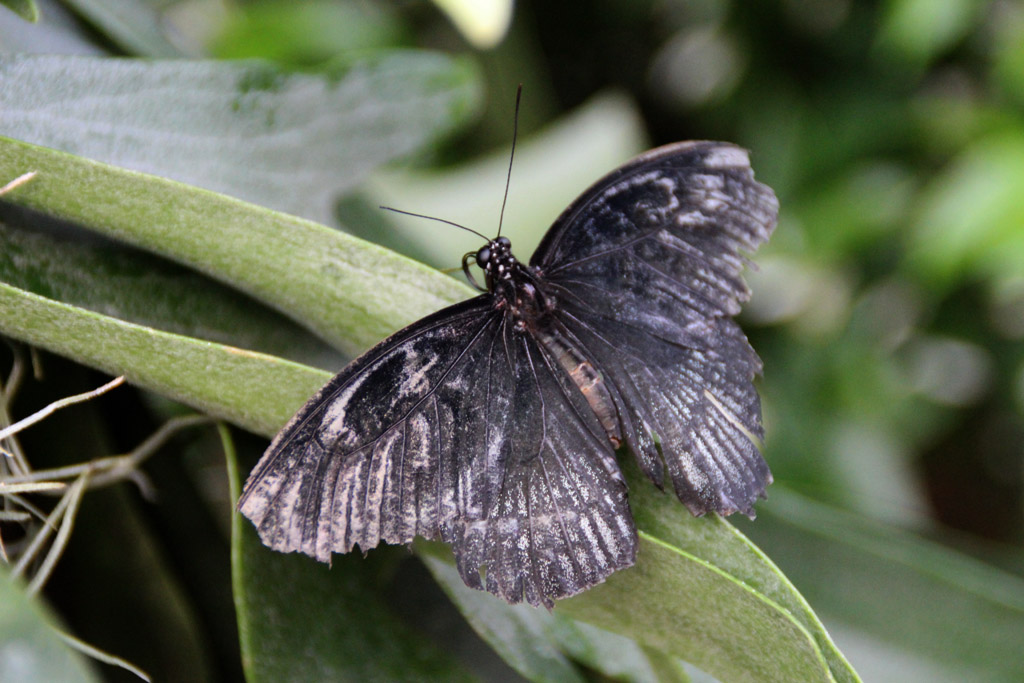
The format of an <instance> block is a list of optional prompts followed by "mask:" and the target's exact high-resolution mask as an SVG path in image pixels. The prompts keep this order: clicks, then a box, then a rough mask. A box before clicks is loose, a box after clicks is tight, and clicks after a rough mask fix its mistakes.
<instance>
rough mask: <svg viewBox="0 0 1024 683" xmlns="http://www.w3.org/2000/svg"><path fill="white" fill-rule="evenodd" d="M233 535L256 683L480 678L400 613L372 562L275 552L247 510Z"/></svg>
mask: <svg viewBox="0 0 1024 683" xmlns="http://www.w3.org/2000/svg"><path fill="white" fill-rule="evenodd" d="M222 439H223V441H224V444H225V451H226V453H227V456H228V457H227V461H228V462H227V466H228V472H229V476H230V481H231V497H232V499H233V500H235V499H237V498H238V495H239V492H240V488H241V485H240V479H239V475H238V466H237V464H236V463H235V456H234V448H233V446H232V443H231V441H230V438H229V437H228V435H227V430H226V429H224V430H222ZM231 538H232V540H231V565H232V581H233V583H234V594H235V611H236V613H237V616H238V625H239V629H238V630H239V640H240V641H241V649H242V665H243V667H244V670H245V673H246V679H247V680H249V681H250V682H256V681H285V680H290V681H342V680H346V681H381V682H385V681H396V680H445V681H464V680H471V677H470V676H469V675H468V674H467V673H466V672H464V671H463V670H462V669H461V668H460V667H459V666H458V664H457V663H456V662H455V661H454V660H453V659H451V658H450V656H449V655H447V653H445V652H443V651H441V650H439V649H437V648H435V647H432V646H431V645H429V644H428V643H427V642H426V640H425V639H424V638H423V637H422V636H421V635H420V634H418V633H415V632H413V631H412V630H410V629H409V628H408V627H407V626H406V625H405V624H404V623H403V622H401V621H400V620H399V619H398V618H397V617H396V616H395V615H394V614H393V613H392V612H391V611H390V609H389V608H388V607H387V605H386V604H385V603H384V602H383V601H382V600H381V599H380V597H379V595H378V592H377V590H376V589H375V583H376V582H375V577H374V576H373V567H371V566H368V565H369V564H370V563H368V562H364V561H363V558H360V557H358V556H356V555H353V556H346V557H338V558H336V559H335V561H334V562H333V563H332V566H331V567H327V566H325V565H322V564H319V563H317V562H311V561H309V559H308V558H306V557H302V556H298V555H283V554H281V553H272V552H267V549H266V548H265V547H264V546H263V544H262V543H260V540H259V538H258V537H257V535H256V530H255V529H253V527H252V525H251V524H249V523H248V520H245V519H243V518H242V516H241V515H240V514H238V513H235V514H234V515H233V517H232V534H231Z"/></svg>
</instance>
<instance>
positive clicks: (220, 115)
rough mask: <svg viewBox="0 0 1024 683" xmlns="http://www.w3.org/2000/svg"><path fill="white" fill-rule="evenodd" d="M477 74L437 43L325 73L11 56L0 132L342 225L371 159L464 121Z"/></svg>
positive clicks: (3, 82)
mask: <svg viewBox="0 0 1024 683" xmlns="http://www.w3.org/2000/svg"><path fill="white" fill-rule="evenodd" d="M476 83H477V81H476V74H475V71H474V69H473V67H472V64H471V63H470V62H468V61H458V60H454V59H452V58H449V57H446V56H443V55H440V54H437V53H430V52H392V53H383V54H381V55H379V56H377V57H374V58H365V59H362V60H359V61H354V62H351V63H346V64H339V65H337V66H336V67H334V68H333V69H331V70H330V71H327V72H314V73H298V72H289V71H285V70H283V69H281V68H280V67H275V66H273V65H271V64H270V63H268V62H257V61H246V62H217V61H177V60H162V61H142V60H129V59H111V58H93V57H64V56H39V55H13V56H12V55H4V56H2V57H0V135H6V136H8V137H12V138H17V139H20V140H24V141H26V142H31V143H34V144H38V145H44V146H47V147H53V148H56V149H60V150H63V151H66V152H71V153H73V154H77V155H80V156H84V157H89V158H92V159H97V160H100V161H104V162H107V163H111V164H116V165H118V166H122V167H125V168H130V169H133V170H137V171H144V172H147V173H153V174H156V175H160V176H164V177H167V178H173V179H175V180H180V181H183V182H187V183H190V184H193V185H198V186H200V187H205V188H207V189H211V190H216V191H219V192H224V193H226V194H229V195H232V196H235V197H240V198H242V199H246V200H248V201H252V202H256V203H259V204H262V205H264V206H269V207H272V208H276V209H279V210H282V211H288V212H289V213H292V214H295V215H299V216H306V217H309V218H314V219H316V220H320V221H322V222H329V221H330V219H331V215H332V204H333V202H334V200H335V199H336V198H337V197H338V196H339V195H340V194H341V193H342V192H344V191H346V190H350V189H352V188H353V187H354V186H355V185H356V184H357V183H358V182H359V181H360V180H362V179H363V178H364V177H365V175H366V174H367V173H368V172H369V171H370V170H372V169H374V168H376V167H377V166H379V165H380V164H382V163H384V162H387V161H390V160H393V159H396V158H400V157H402V156H405V155H408V154H410V153H411V152H413V151H414V150H416V149H418V148H420V147H422V146H423V145H424V143H425V142H427V141H428V140H432V139H434V138H436V137H437V136H438V135H440V134H442V133H444V132H446V131H450V130H452V129H453V128H454V127H455V126H456V125H457V124H459V123H462V122H463V121H464V120H465V119H466V118H467V115H468V114H470V113H471V112H472V111H473V110H474V109H475V106H476V101H477V99H478V93H477V86H476ZM169 102H174V103H175V106H168V103H169Z"/></svg>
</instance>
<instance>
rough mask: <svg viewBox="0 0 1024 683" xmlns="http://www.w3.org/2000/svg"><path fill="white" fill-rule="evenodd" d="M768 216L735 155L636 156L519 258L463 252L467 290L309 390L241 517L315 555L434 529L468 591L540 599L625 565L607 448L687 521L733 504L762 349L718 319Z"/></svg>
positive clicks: (615, 477)
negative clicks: (676, 503)
mask: <svg viewBox="0 0 1024 683" xmlns="http://www.w3.org/2000/svg"><path fill="white" fill-rule="evenodd" d="M777 214H778V201H777V200H776V198H775V195H774V193H773V192H772V190H771V189H770V188H768V187H767V186H765V185H763V184H761V183H758V182H756V181H755V180H754V177H753V172H752V171H751V169H750V163H749V158H748V154H747V152H746V151H745V150H743V149H742V148H740V147H737V146H734V145H732V144H728V143H721V142H682V143H676V144H671V145H667V146H664V147H660V148H658V149H655V150H652V151H649V152H647V153H645V154H643V155H641V156H639V157H637V158H636V159H634V160H632V161H630V162H629V163H627V164H625V165H624V166H622V167H620V168H618V169H617V170H615V171H613V172H612V173H610V174H608V175H607V176H605V177H604V178H602V179H601V180H599V181H598V182H597V183H595V184H594V185H593V186H592V187H591V188H590V189H588V190H587V191H586V192H584V193H583V194H582V195H581V196H580V197H579V198H578V199H577V200H576V201H575V202H573V203H572V204H571V205H570V206H569V207H568V208H567V209H566V210H565V211H564V212H563V213H562V215H561V216H560V217H559V218H558V219H557V220H556V221H555V222H554V224H553V225H552V226H551V228H550V229H549V230H548V232H547V234H546V235H545V236H544V238H543V240H542V241H541V243H540V245H539V246H538V248H537V250H536V251H535V252H534V254H533V257H532V258H531V259H530V262H529V265H527V264H525V263H523V262H520V261H519V260H517V259H516V258H515V256H513V254H512V251H511V244H510V242H509V240H508V238H507V237H503V236H501V237H497V238H495V239H492V240H489V241H488V242H487V244H486V245H484V246H483V247H481V248H480V249H479V250H478V251H476V252H475V253H473V252H471V253H470V254H467V255H466V256H465V257H464V258H463V267H464V269H466V271H467V275H470V272H469V268H468V267H467V266H468V264H469V263H470V262H475V263H476V265H477V266H479V267H480V268H481V269H482V270H483V273H484V276H485V286H483V287H480V286H478V288H479V289H482V290H483V293H481V294H480V295H479V296H477V297H475V298H473V299H470V300H468V301H464V302H462V303H458V304H455V305H453V306H450V307H448V308H445V309H444V310H441V311H439V312H437V313H434V314H433V315H430V316H427V317H426V318H424V319H422V320H420V321H419V322H416V323H414V324H412V325H410V326H409V327H407V328H405V329H403V330H401V331H399V332H397V333H396V334H394V335H393V336H391V337H389V338H388V339H386V340H384V341H383V342H381V343H379V344H378V345H377V346H375V347H374V348H372V349H370V350H369V351H367V352H366V353H365V354H363V355H362V356H361V357H359V358H358V359H356V360H355V361H353V362H352V363H351V364H350V365H349V366H348V367H346V368H345V369H344V370H342V371H341V372H340V373H339V374H338V375H337V376H335V377H334V378H333V379H332V380H331V381H330V382H328V383H327V385H326V386H324V387H323V388H322V389H321V390H320V391H319V392H318V393H317V394H316V395H315V396H314V397H313V398H312V399H310V400H309V402H308V403H306V405H305V406H303V407H302V409H301V410H299V412H298V413H297V414H296V415H295V417H294V418H292V420H291V421H290V422H289V423H288V424H287V425H286V426H285V427H284V429H282V430H281V432H280V433H279V434H278V435H277V437H276V438H275V439H274V440H273V442H272V443H271V444H270V446H269V448H268V449H267V451H266V453H265V454H264V455H263V457H262V458H261V459H260V461H259V463H258V464H257V465H256V467H255V468H254V469H253V471H252V473H251V474H250V476H249V478H248V480H247V482H246V484H245V487H244V490H243V493H242V496H241V499H240V501H239V509H240V510H241V512H242V513H243V514H244V515H245V516H246V517H248V518H249V519H250V520H251V521H252V522H253V524H255V526H256V528H257V529H258V531H259V534H260V537H261V539H262V540H263V542H264V543H265V544H266V545H268V546H270V547H271V548H273V549H275V550H279V551H284V552H291V551H301V552H303V553H306V554H308V555H310V556H312V557H314V558H316V559H318V560H321V561H324V562H327V561H329V560H330V557H331V554H332V553H346V552H349V551H351V550H352V549H353V548H354V547H355V546H359V548H360V549H362V550H363V551H366V550H368V549H370V548H373V547H375V546H376V545H377V544H378V543H380V542H381V541H384V542H386V543H391V544H408V543H411V542H412V540H413V539H414V537H416V536H423V537H427V538H437V537H440V538H441V539H442V540H443V541H445V542H446V543H448V544H450V545H451V548H452V550H453V553H454V556H455V561H456V564H457V566H458V570H459V574H460V576H461V577H462V580H463V581H464V582H465V583H466V584H467V585H468V586H471V587H473V588H477V589H483V590H487V591H489V592H491V593H493V594H495V595H497V596H499V597H501V598H503V599H504V600H506V601H507V602H509V603H518V602H521V601H526V602H528V603H530V604H532V605H545V606H547V607H549V608H550V607H551V606H553V605H554V601H555V600H557V599H560V598H565V597H568V596H571V595H575V594H576V593H579V592H581V591H583V590H585V589H587V588H589V587H591V586H593V585H595V584H598V583H600V582H602V581H604V580H605V578H607V577H608V576H609V575H610V574H611V573H612V572H615V571H616V570H619V569H623V568H625V567H629V566H631V565H632V564H633V563H634V562H635V559H636V551H637V530H636V526H635V524H634V522H633V517H632V512H631V510H630V507H629V503H628V500H627V491H626V483H625V479H624V477H623V475H622V472H621V470H620V467H619V464H618V462H617V460H616V453H615V452H616V449H619V448H620V447H622V448H624V449H625V450H626V451H628V452H629V453H631V454H632V456H633V457H634V458H636V460H637V462H638V463H639V466H640V469H641V470H642V471H643V472H644V473H645V474H646V475H647V477H649V478H650V480H651V481H652V482H654V484H655V485H657V486H658V487H659V488H664V487H665V486H667V485H671V487H672V488H673V490H674V492H675V494H676V496H678V498H679V500H680V501H682V502H683V503H684V504H685V505H686V507H687V508H689V510H690V512H692V513H693V514H694V515H703V514H705V513H709V512H716V513H719V514H723V515H725V514H730V513H733V512H743V513H746V514H748V515H750V516H753V505H754V502H755V501H756V500H757V499H758V498H759V497H763V495H764V491H765V487H766V486H767V485H768V484H769V483H771V479H772V477H771V473H770V471H769V469H768V466H767V464H766V463H765V461H764V459H763V458H762V456H761V454H760V451H759V444H760V442H761V440H762V439H763V428H762V425H761V407H760V400H759V397H758V394H757V391H756V390H755V388H754V386H753V379H754V377H755V376H756V375H758V374H760V372H761V361H760V359H759V358H758V356H757V355H756V353H755V352H754V350H753V349H752V348H751V346H750V344H749V343H748V341H747V339H746V337H745V336H744V334H743V332H742V331H741V329H740V327H739V326H738V324H737V323H736V322H735V321H734V320H733V316H734V315H736V314H737V313H738V312H739V310H740V303H741V302H743V301H746V300H747V299H748V298H749V295H750V292H749V290H748V288H747V286H746V284H745V282H744V281H743V279H742V277H741V271H742V269H743V268H744V266H745V265H746V263H747V257H746V254H752V253H753V251H754V250H755V249H756V248H757V247H758V245H760V244H761V243H763V242H764V241H766V240H767V239H768V237H769V236H770V234H771V232H772V230H773V229H774V226H775V222H776V217H777ZM499 233H500V231H499ZM470 277H471V276H470ZM471 281H472V278H471ZM474 284H475V283H474Z"/></svg>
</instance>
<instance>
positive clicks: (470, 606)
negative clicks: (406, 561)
mask: <svg viewBox="0 0 1024 683" xmlns="http://www.w3.org/2000/svg"><path fill="white" fill-rule="evenodd" d="M417 549H418V550H419V551H420V557H421V558H422V559H423V561H424V563H425V564H426V565H427V568H428V569H430V572H431V573H432V574H433V575H434V578H435V579H437V581H438V582H439V583H440V584H441V586H442V587H443V588H444V589H445V591H446V592H447V593H448V595H449V597H451V598H452V600H453V601H454V602H455V604H456V605H458V607H459V609H460V610H461V611H462V614H463V615H464V616H465V617H466V619H467V620H468V621H469V622H470V624H471V625H472V626H473V628H474V629H475V630H476V632H477V633H479V634H480V636H481V637H483V639H484V640H486V641H487V643H488V644H489V645H490V646H491V647H492V648H494V650H495V651H496V652H497V653H498V654H500V655H501V657H502V659H504V660H505V662H507V663H508V664H509V665H510V666H512V667H513V668H515V669H516V671H518V672H519V673H521V674H522V675H523V676H524V677H526V678H528V679H529V680H531V681H559V682H561V681H584V680H586V679H585V678H584V676H583V675H582V672H581V671H580V669H579V668H578V667H577V666H576V664H575V662H580V663H583V664H585V665H587V666H588V667H589V668H591V669H594V670H596V671H600V672H601V673H603V674H604V675H606V676H608V677H614V678H615V679H617V680H628V681H658V680H662V681H665V680H673V678H672V673H673V671H674V672H675V674H676V678H675V679H674V680H679V681H684V680H686V678H685V674H683V673H682V669H681V667H680V666H679V665H678V664H677V663H675V662H671V663H666V662H665V661H663V660H664V657H663V656H662V655H661V654H660V653H656V652H652V653H647V652H645V651H644V649H643V648H641V647H640V646H639V645H637V643H636V642H634V641H632V640H630V639H628V638H625V637H623V636H620V635H617V634H614V633H610V632H608V631H605V630H604V629H599V628H596V627H594V626H590V625H589V624H585V623H582V622H578V621H575V620H573V619H569V618H567V617H564V616H562V615H561V612H560V610H558V609H557V608H556V610H555V611H553V612H549V611H546V610H540V609H535V608H533V607H530V606H528V605H508V604H506V603H504V602H502V601H500V600H496V599H494V597H493V596H491V595H489V594H487V593H482V592H481V591H477V590H474V589H472V588H469V587H468V586H466V584H464V583H463V582H462V579H461V578H460V577H459V573H458V570H456V568H455V565H454V564H453V563H452V560H451V553H450V552H448V551H447V550H446V549H445V547H444V546H443V545H442V544H440V543H429V542H422V543H417Z"/></svg>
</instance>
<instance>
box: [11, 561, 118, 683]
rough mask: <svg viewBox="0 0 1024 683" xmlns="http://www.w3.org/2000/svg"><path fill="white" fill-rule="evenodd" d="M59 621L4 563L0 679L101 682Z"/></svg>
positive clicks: (70, 682)
mask: <svg viewBox="0 0 1024 683" xmlns="http://www.w3.org/2000/svg"><path fill="white" fill-rule="evenodd" d="M55 623H56V620H55V619H54V618H53V616H52V615H51V614H50V613H49V610H48V609H46V608H45V607H44V606H43V605H41V604H40V603H39V601H38V600H37V599H34V598H31V597H29V596H28V594H26V593H25V590H24V588H23V587H22V585H21V583H20V582H18V581H14V580H13V579H11V577H10V575H9V573H8V571H7V565H5V564H4V563H2V562H0V681H68V682H69V683H72V682H75V681H99V680H100V678H99V676H97V675H96V674H95V673H94V672H93V671H92V670H91V669H90V667H89V666H88V664H87V663H86V660H85V659H83V658H82V657H81V655H79V654H78V653H76V652H74V651H72V650H71V649H70V648H69V647H68V646H67V644H66V643H64V642H63V641H62V639H61V638H60V636H59V635H58V634H57V631H56V630H55V626H54V625H55Z"/></svg>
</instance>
